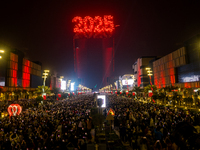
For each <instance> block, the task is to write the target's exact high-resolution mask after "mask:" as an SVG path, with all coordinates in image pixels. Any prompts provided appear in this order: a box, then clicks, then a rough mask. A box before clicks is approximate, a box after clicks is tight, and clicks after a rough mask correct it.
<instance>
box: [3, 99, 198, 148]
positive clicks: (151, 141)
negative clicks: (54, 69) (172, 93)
mask: <svg viewBox="0 0 200 150" xmlns="http://www.w3.org/2000/svg"><path fill="white" fill-rule="evenodd" d="M16 103H17V102H16ZM18 103H20V104H21V105H22V106H23V111H22V113H21V114H20V115H19V116H13V117H4V118H3V119H1V122H0V126H1V131H0V149H6V150H8V149H11V150H15V149H22V150H31V149H35V150H42V149H73V150H74V149H77V150H84V149H87V148H86V147H87V143H92V142H94V140H93V139H94V135H93V134H91V133H92V132H91V129H93V128H94V125H93V123H92V118H91V116H90V113H91V112H90V111H91V108H93V107H94V106H95V103H94V97H93V95H82V96H77V97H73V98H71V99H68V100H62V101H57V102H54V103H52V102H47V103H45V104H43V105H39V106H37V105H35V102H34V101H18ZM26 107H29V109H25V108H26ZM107 108H112V109H113V110H114V111H115V116H114V125H115V130H116V131H117V130H118V131H119V133H120V138H121V140H122V141H123V142H124V143H128V144H130V145H131V146H132V147H133V149H138V150H149V149H150V150H151V149H152V150H178V148H179V147H178V145H177V144H176V143H177V141H176V139H174V138H173V136H171V134H173V133H174V131H175V129H176V126H177V124H178V123H181V122H186V123H188V124H190V125H191V126H197V125H198V123H199V122H198V121H197V120H198V118H199V114H194V113H191V112H188V113H185V112H184V111H180V110H178V111H176V110H174V109H169V108H168V107H163V106H158V105H155V104H143V103H140V102H138V101H134V100H130V99H126V98H122V97H117V96H108V99H107Z"/></svg>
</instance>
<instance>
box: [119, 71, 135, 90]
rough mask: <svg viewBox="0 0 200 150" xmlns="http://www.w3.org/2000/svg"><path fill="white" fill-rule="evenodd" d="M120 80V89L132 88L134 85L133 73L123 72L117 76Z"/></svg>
mask: <svg viewBox="0 0 200 150" xmlns="http://www.w3.org/2000/svg"><path fill="white" fill-rule="evenodd" d="M119 81H120V89H121V90H132V88H133V86H134V75H133V74H125V75H123V76H120V77H119Z"/></svg>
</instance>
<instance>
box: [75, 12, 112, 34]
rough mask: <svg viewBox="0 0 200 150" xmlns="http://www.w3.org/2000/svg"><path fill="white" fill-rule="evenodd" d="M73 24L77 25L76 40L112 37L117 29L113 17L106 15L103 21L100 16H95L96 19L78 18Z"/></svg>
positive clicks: (88, 17)
mask: <svg viewBox="0 0 200 150" xmlns="http://www.w3.org/2000/svg"><path fill="white" fill-rule="evenodd" d="M72 22H73V23H74V24H75V26H74V33H75V38H83V37H86V38H91V37H92V36H93V37H94V38H96V37H98V38H102V37H111V36H112V33H113V31H114V29H115V26H114V23H113V16H111V15H105V16H104V18H103V19H102V18H101V17H100V16H95V17H94V19H93V18H92V17H90V16H86V17H85V18H84V19H82V18H81V17H80V16H76V17H74V18H73V19H72Z"/></svg>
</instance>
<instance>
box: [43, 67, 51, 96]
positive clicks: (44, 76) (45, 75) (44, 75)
mask: <svg viewBox="0 0 200 150" xmlns="http://www.w3.org/2000/svg"><path fill="white" fill-rule="evenodd" d="M48 73H49V70H44V73H43V76H42V78H44V81H43V85H44V87H45V81H46V79H47V76H48ZM43 93H44V88H43Z"/></svg>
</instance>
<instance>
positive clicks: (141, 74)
mask: <svg viewBox="0 0 200 150" xmlns="http://www.w3.org/2000/svg"><path fill="white" fill-rule="evenodd" d="M156 58H157V57H156V56H143V57H140V58H138V59H137V61H136V62H135V63H134V64H133V65H132V69H133V74H134V79H135V80H134V86H138V87H141V88H144V87H145V86H147V85H149V84H150V83H149V77H148V76H147V70H146V68H147V67H149V66H151V61H152V60H155V59H156ZM152 83H153V82H152Z"/></svg>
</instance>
